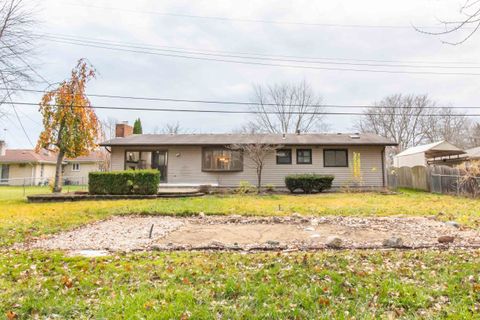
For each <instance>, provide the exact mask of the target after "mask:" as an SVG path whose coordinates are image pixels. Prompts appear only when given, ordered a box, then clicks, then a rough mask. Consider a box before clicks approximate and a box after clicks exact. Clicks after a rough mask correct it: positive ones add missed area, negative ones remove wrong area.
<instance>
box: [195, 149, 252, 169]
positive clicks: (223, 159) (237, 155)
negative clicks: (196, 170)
mask: <svg viewBox="0 0 480 320" xmlns="http://www.w3.org/2000/svg"><path fill="white" fill-rule="evenodd" d="M242 170H243V158H242V153H241V152H240V151H235V150H228V149H225V148H204V149H203V151H202V171H242Z"/></svg>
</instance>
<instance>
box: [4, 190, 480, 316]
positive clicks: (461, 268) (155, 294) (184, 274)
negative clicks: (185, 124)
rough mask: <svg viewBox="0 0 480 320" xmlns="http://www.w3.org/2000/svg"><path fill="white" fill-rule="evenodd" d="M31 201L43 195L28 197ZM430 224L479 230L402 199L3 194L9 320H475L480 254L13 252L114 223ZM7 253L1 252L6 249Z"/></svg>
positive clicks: (422, 199) (474, 215) (443, 204)
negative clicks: (241, 218) (406, 218)
mask: <svg viewBox="0 0 480 320" xmlns="http://www.w3.org/2000/svg"><path fill="white" fill-rule="evenodd" d="M25 191H26V193H28V194H32V193H39V192H45V188H37V187H35V188H27V189H26V190H25ZM198 212H204V213H206V214H244V215H287V214H291V213H293V212H298V213H300V214H308V215H310V214H312V215H326V214H337V215H339V214H341V215H360V216H367V215H381V216H385V215H398V214H404V215H432V214H435V215H437V214H439V213H440V212H442V215H441V216H440V217H441V218H442V219H445V220H446V219H455V220H458V221H460V222H462V223H466V224H469V225H471V226H474V227H478V226H479V221H480V220H479V217H480V205H479V202H478V200H472V199H467V198H457V197H450V196H442V195H432V194H428V193H422V192H417V191H408V190H404V191H403V192H402V193H401V194H398V195H388V196H387V195H380V194H377V193H353V194H341V193H338V194H320V195H309V196H290V195H272V196H253V195H245V196H208V197H204V198H187V199H158V200H133V201H132V200H130V201H127V200H121V201H98V202H93V201H85V202H72V203H41V204H29V203H26V201H25V198H24V195H23V188H13V187H2V188H0V317H2V316H4V315H5V317H7V318H8V317H12V318H13V317H17V318H20V319H28V318H40V319H47V318H48V319H51V318H60V319H187V318H191V319H217V318H225V319H335V318H339V319H350V318H355V319H372V318H378V319H395V318H402V317H403V318H406V319H411V318H425V319H438V318H450V319H472V318H475V317H476V316H478V312H480V310H479V308H480V277H479V274H480V250H457V251H434V250H421V251H374V250H371V251H321V252H315V253H301V252H299V253H288V254H286V253H252V254H240V253H230V252H224V253H209V252H183V253H158V252H151V253H137V254H135V253H130V254H119V255H115V256H111V257H102V258H91V259H90V258H81V257H67V256H65V255H64V254H63V253H61V252H42V251H14V250H11V249H7V248H6V247H5V246H8V245H10V244H12V243H14V242H18V241H24V240H28V239H29V238H31V237H32V236H39V235H45V234H50V233H54V232H58V231H60V230H65V229H70V228H73V227H75V226H79V225H82V224H85V223H88V222H92V221H96V220H98V219H103V218H107V217H109V216H111V215H115V214H131V213H138V214H176V215H187V214H196V213H198ZM2 246H3V248H2Z"/></svg>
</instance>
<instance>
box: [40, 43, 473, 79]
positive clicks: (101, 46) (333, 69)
mask: <svg viewBox="0 0 480 320" xmlns="http://www.w3.org/2000/svg"><path fill="white" fill-rule="evenodd" d="M45 40H47V41H50V42H56V43H63V44H73V45H77V46H82V47H91V48H99V49H106V50H113V51H123V52H131V53H142V54H148V55H155V56H163V57H173V58H183V59H189V60H203V61H216V62H226V63H234V64H243V65H256V66H267V67H284V68H295V69H310V70H328V71H353V72H371V73H388V74H417V75H447V76H480V73H473V72H435V71H404V70H374V69H353V68H335V67H317V66H305V65H292V64H277V63H264V62H253V61H240V60H228V59H216V58H207V57H194V56H185V55H179V54H168V53H159V52H151V51H143V50H133V49H124V48H116V47H111V46H103V45H94V44H87V43H85V44H81V43H77V42H72V41H62V40H53V39H45Z"/></svg>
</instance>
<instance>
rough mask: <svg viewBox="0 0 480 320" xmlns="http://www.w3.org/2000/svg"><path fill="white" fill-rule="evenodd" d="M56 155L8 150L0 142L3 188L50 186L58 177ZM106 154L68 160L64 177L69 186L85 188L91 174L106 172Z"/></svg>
mask: <svg viewBox="0 0 480 320" xmlns="http://www.w3.org/2000/svg"><path fill="white" fill-rule="evenodd" d="M56 163H57V155H56V154H55V153H53V152H49V151H47V150H42V151H40V152H35V150H31V149H6V147H5V142H3V141H0V184H3V185H47V184H48V182H49V180H50V179H52V178H54V177H55V166H56ZM103 163H104V153H103V152H100V151H97V152H94V153H92V154H90V155H89V156H85V157H78V158H76V159H66V160H65V161H64V162H63V176H64V178H65V181H66V182H67V183H71V184H85V183H87V182H88V180H87V178H88V173H89V172H90V171H99V170H102V169H104V168H103Z"/></svg>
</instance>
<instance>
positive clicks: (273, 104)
mask: <svg viewBox="0 0 480 320" xmlns="http://www.w3.org/2000/svg"><path fill="white" fill-rule="evenodd" d="M1 90H4V88H0V91H1ZM10 90H12V91H25V92H35V93H46V92H47V91H45V90H35V89H20V88H19V89H10ZM87 95H88V96H89V97H98V98H108V99H125V100H143V101H163V102H183V103H200V104H214V105H215V104H218V105H238V106H246V107H250V106H288V107H313V108H347V109H350V108H352V109H358V108H362V109H367V108H386V109H414V108H415V107H410V106H396V107H393V106H384V105H366V104H365V105H360V104H359V105H340V104H302V105H298V104H277V103H259V102H247V101H223V100H201V99H200V100H194V99H173V98H161V97H145V96H143V97H142V96H124V95H112V94H95V93H88V94H87ZM422 108H424V109H442V108H441V107H437V106H424V107H422ZM449 108H450V109H480V106H465V107H462V106H459V107H455V106H454V107H449Z"/></svg>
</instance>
